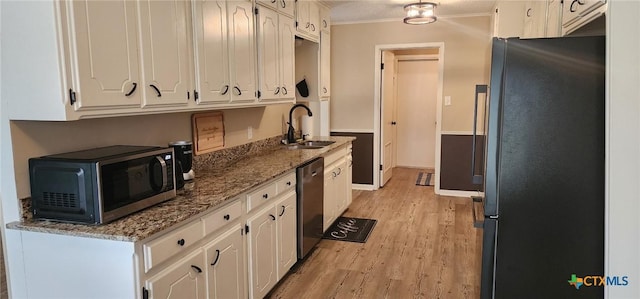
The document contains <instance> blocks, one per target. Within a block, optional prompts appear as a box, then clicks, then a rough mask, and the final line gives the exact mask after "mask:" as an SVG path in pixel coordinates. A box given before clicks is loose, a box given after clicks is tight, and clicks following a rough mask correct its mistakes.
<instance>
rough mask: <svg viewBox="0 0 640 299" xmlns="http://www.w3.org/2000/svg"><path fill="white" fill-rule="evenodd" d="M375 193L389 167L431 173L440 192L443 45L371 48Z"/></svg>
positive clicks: (390, 171) (389, 176)
mask: <svg viewBox="0 0 640 299" xmlns="http://www.w3.org/2000/svg"><path fill="white" fill-rule="evenodd" d="M375 57H376V64H377V65H379V66H380V67H377V68H376V74H375V77H376V82H375V83H376V89H375V102H374V107H375V111H376V113H375V119H374V124H375V132H374V143H375V144H376V145H377V146H376V147H374V149H375V150H377V152H374V165H375V163H378V164H379V165H380V171H379V172H375V173H374V183H377V184H376V186H374V187H375V188H378V187H382V186H384V184H385V183H386V182H387V181H388V180H389V179H390V178H391V176H392V175H393V167H395V166H402V167H412V168H428V169H433V171H434V177H435V191H436V193H438V192H439V190H440V188H439V176H440V138H441V133H440V131H441V119H442V115H441V114H442V108H441V107H442V100H441V99H442V85H443V83H442V77H443V69H444V44H443V43H425V44H399V45H379V46H376V56H375Z"/></svg>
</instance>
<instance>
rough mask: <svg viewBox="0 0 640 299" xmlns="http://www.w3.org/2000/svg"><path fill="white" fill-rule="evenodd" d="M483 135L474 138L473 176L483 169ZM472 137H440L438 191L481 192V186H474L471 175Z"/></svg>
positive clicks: (480, 172)
mask: <svg viewBox="0 0 640 299" xmlns="http://www.w3.org/2000/svg"><path fill="white" fill-rule="evenodd" d="M484 140H485V138H484V136H483V135H478V136H477V138H476V148H477V150H476V168H475V171H474V173H475V174H482V173H483V169H484V144H485V141H484ZM472 145H473V136H472V135H445V134H443V135H442V152H441V160H440V189H443V190H460V191H483V186H482V184H480V185H474V184H473V183H472V175H471V156H472V151H473V147H472Z"/></svg>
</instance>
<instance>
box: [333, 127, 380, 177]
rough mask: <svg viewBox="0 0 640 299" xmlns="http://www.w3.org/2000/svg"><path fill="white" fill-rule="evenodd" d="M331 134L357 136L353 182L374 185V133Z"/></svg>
mask: <svg viewBox="0 0 640 299" xmlns="http://www.w3.org/2000/svg"><path fill="white" fill-rule="evenodd" d="M331 136H350V137H355V138H356V140H354V141H353V152H352V154H351V155H352V157H353V178H352V180H353V183H354V184H363V185H373V133H345V132H331Z"/></svg>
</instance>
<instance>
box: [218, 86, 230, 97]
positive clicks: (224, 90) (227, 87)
mask: <svg viewBox="0 0 640 299" xmlns="http://www.w3.org/2000/svg"><path fill="white" fill-rule="evenodd" d="M228 91H229V85H225V86H224V87H223V90H222V92H221V93H220V94H221V95H225V94H227V92H228Z"/></svg>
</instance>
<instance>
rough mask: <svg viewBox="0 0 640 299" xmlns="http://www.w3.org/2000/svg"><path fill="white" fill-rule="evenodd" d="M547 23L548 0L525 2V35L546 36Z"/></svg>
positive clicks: (527, 36) (526, 36)
mask: <svg viewBox="0 0 640 299" xmlns="http://www.w3.org/2000/svg"><path fill="white" fill-rule="evenodd" d="M546 25H547V1H528V2H527V3H526V4H525V15H524V32H523V37H525V38H540V37H545V35H546V30H545V29H546Z"/></svg>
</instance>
